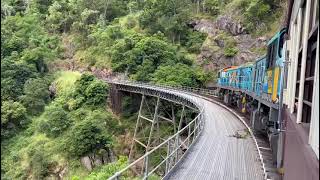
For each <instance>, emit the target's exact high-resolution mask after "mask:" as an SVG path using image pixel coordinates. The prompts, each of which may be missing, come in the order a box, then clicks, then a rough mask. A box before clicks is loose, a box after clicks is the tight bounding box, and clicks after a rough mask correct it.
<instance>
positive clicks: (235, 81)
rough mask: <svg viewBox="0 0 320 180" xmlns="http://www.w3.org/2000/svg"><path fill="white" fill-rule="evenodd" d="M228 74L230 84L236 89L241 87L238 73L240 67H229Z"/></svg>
mask: <svg viewBox="0 0 320 180" xmlns="http://www.w3.org/2000/svg"><path fill="white" fill-rule="evenodd" d="M226 72H227V74H228V76H229V82H228V86H229V87H231V88H234V89H239V88H240V85H239V76H238V74H239V73H240V72H239V68H238V66H233V67H231V68H228V69H227V70H226Z"/></svg>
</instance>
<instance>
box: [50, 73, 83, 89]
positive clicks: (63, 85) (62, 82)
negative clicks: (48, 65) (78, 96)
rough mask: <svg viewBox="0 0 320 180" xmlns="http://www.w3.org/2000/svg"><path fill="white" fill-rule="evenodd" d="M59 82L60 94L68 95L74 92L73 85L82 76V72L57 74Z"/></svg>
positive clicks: (57, 82) (57, 81) (57, 83)
mask: <svg viewBox="0 0 320 180" xmlns="http://www.w3.org/2000/svg"><path fill="white" fill-rule="evenodd" d="M57 76H58V78H57V80H56V81H55V83H56V86H57V90H58V93H62V94H63V93H66V92H70V91H72V88H73V84H74V83H75V82H76V80H78V79H79V78H80V76H81V74H80V72H75V71H60V72H58V73H57Z"/></svg>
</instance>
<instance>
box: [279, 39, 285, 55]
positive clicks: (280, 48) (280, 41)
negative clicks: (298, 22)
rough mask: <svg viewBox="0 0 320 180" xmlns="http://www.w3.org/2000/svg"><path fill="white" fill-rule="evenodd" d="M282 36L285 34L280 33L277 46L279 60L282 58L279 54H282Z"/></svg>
mask: <svg viewBox="0 0 320 180" xmlns="http://www.w3.org/2000/svg"><path fill="white" fill-rule="evenodd" d="M284 35H285V33H282V34H281V35H280V37H279V40H278V46H279V48H278V56H279V58H281V57H282V54H281V52H282V49H283V44H284Z"/></svg>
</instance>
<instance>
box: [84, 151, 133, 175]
mask: <svg viewBox="0 0 320 180" xmlns="http://www.w3.org/2000/svg"><path fill="white" fill-rule="evenodd" d="M127 165H128V158H127V157H125V156H120V157H119V159H118V161H117V162H113V163H109V164H107V165H104V166H102V167H101V168H99V169H97V170H95V171H93V172H91V173H90V174H89V176H87V177H86V178H85V180H99V179H108V178H109V177H111V176H112V175H114V174H115V173H116V172H117V171H120V170H121V169H123V168H125V167H126V166H127ZM124 176H125V177H127V176H126V175H124Z"/></svg>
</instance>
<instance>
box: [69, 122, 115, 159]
mask: <svg viewBox="0 0 320 180" xmlns="http://www.w3.org/2000/svg"><path fill="white" fill-rule="evenodd" d="M110 144H111V138H110V136H109V135H107V134H106V133H105V132H104V130H103V127H101V125H100V124H96V123H94V122H92V121H89V120H84V121H82V122H79V123H77V124H76V125H75V126H73V127H72V129H71V130H70V131H69V132H68V135H67V138H66V139H65V143H64V146H65V149H66V152H67V153H68V154H69V155H70V156H73V157H81V156H83V155H85V154H87V153H91V152H94V151H95V150H99V149H106V148H109V147H108V146H110Z"/></svg>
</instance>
